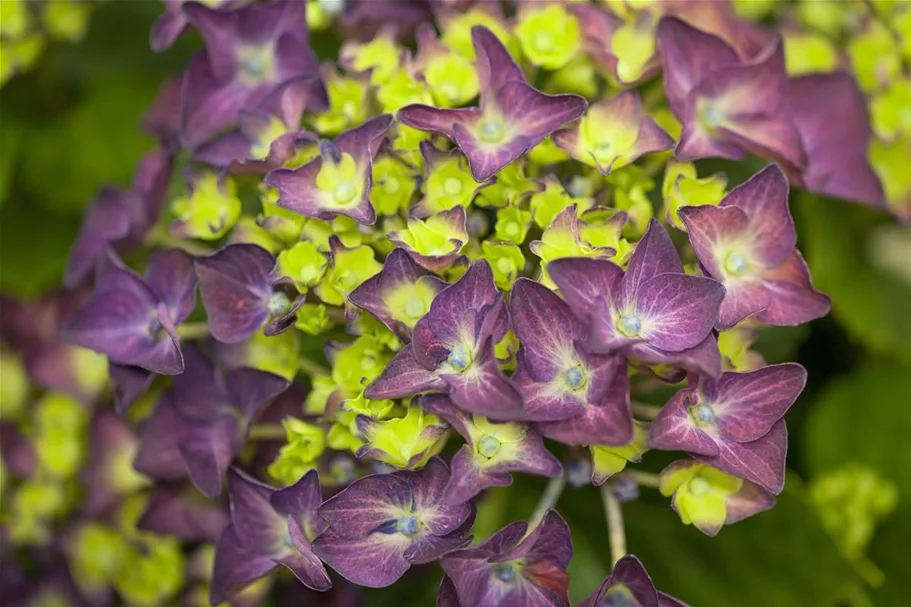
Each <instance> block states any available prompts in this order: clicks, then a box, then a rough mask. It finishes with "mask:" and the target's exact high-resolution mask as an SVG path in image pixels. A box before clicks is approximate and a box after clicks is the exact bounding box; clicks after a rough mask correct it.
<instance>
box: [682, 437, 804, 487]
mask: <svg viewBox="0 0 911 607" xmlns="http://www.w3.org/2000/svg"><path fill="white" fill-rule="evenodd" d="M718 446H719V448H720V453H719V454H718V455H716V456H705V455H699V454H693V457H695V458H696V459H697V460H699V461H701V462H702V463H704V464H708V465H709V466H712V467H713V468H718V469H719V470H721V471H723V472H727V473H728V474H733V475H734V476H739V477H740V478H743V479H746V480H748V481H753V482H754V483H756V484H757V485H759V486H760V487H762V488H764V489H766V490H768V491H770V492H771V493H773V494H775V495H778V494H779V493H781V490H782V489H783V488H784V474H785V457H786V455H787V452H788V430H787V427H786V426H785V422H784V420H783V419H781V420H778V421H777V422H776V423H775V424H774V425H773V426H772V429H771V430H770V431H769V433H768V434H766V435H765V436H763V437H762V438H760V439H758V440H755V441H753V442H750V443H725V442H720V443H718Z"/></svg>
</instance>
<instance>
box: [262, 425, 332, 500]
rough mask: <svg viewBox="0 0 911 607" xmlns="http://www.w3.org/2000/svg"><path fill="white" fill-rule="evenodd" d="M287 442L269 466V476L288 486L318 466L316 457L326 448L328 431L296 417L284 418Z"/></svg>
mask: <svg viewBox="0 0 911 607" xmlns="http://www.w3.org/2000/svg"><path fill="white" fill-rule="evenodd" d="M282 426H284V428H285V434H286V436H287V442H286V444H285V445H284V446H283V447H282V448H281V449H279V452H278V455H277V456H276V458H275V461H273V462H272V463H271V464H270V465H269V468H268V470H267V471H268V473H269V476H271V477H272V478H274V479H275V480H277V481H279V482H280V483H282V485H283V486H285V487H287V486H289V485H293V484H294V483H296V482H297V481H298V480H300V479H301V477H302V476H304V474H306V473H307V471H308V470H311V469H313V468H315V467H316V458H318V457H319V456H320V455H322V453H323V451H324V450H325V449H326V431H325V430H324V429H323V428H321V427H320V426H316V425H314V424H308V423H307V422H305V421H302V420H299V419H297V418H294V417H286V418H285V419H283V420H282Z"/></svg>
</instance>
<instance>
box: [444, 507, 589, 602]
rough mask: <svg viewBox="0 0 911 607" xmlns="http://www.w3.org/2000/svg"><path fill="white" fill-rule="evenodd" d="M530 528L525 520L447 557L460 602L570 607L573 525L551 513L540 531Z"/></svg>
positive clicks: (539, 528) (541, 524)
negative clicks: (569, 570)
mask: <svg viewBox="0 0 911 607" xmlns="http://www.w3.org/2000/svg"><path fill="white" fill-rule="evenodd" d="M527 529H528V524H527V523H525V522H524V521H517V522H515V523H510V524H509V525H507V526H506V527H504V528H503V529H501V530H500V531H498V532H496V533H495V534H493V535H492V536H490V538H489V539H487V540H486V541H485V542H483V543H481V544H479V545H477V546H475V547H474V548H468V549H465V550H459V551H456V552H452V553H450V554H447V555H446V556H445V557H443V559H442V560H441V564H442V565H443V571H445V572H446V575H447V576H448V577H449V579H450V580H452V585H453V586H454V587H455V590H456V593H457V595H458V599H459V604H461V605H498V606H500V607H557V606H566V607H569V598H568V587H569V575H567V573H566V567H567V565H569V561H570V558H572V553H573V546H572V540H571V539H570V535H569V527H568V526H567V525H566V522H564V521H563V519H562V518H561V517H560V515H559V514H557V513H556V512H555V511H554V510H548V511H547V514H546V515H545V516H544V520H542V521H541V523H540V524H539V525H538V526H537V527H535V528H534V529H533V530H531V532H529V533H527V534H526V531H527Z"/></svg>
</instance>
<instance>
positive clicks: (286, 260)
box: [278, 241, 329, 292]
mask: <svg viewBox="0 0 911 607" xmlns="http://www.w3.org/2000/svg"><path fill="white" fill-rule="evenodd" d="M328 265H329V260H327V259H326V256H325V255H323V254H322V253H320V251H319V250H318V249H317V248H316V245H314V244H313V243H312V242H308V241H303V242H298V243H297V244H295V245H294V246H293V247H291V248H290V249H286V250H284V251H282V252H281V253H280V254H279V255H278V271H279V273H280V275H281V276H290V277H291V278H292V279H293V280H294V284H295V285H296V286H297V288H298V290H300V291H302V292H303V291H305V290H306V289H308V288H310V287H312V286H314V285H315V284H316V283H318V282H319V281H320V279H322V277H323V274H325V273H326V267H327V266H328Z"/></svg>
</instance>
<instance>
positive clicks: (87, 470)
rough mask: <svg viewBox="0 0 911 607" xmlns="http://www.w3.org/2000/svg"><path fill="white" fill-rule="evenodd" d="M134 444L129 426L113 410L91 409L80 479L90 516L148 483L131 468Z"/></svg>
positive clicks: (86, 508) (98, 513) (108, 508)
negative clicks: (86, 454) (86, 451)
mask: <svg viewBox="0 0 911 607" xmlns="http://www.w3.org/2000/svg"><path fill="white" fill-rule="evenodd" d="M137 446H138V442H137V439H136V436H135V434H134V433H133V430H132V428H130V426H129V424H127V422H125V421H124V420H122V419H121V418H119V417H118V416H117V415H116V414H115V413H114V412H112V411H111V410H109V409H99V410H96V411H95V412H94V413H93V415H92V420H91V422H90V425H89V442H88V449H89V453H88V458H87V461H86V465H85V467H84V468H83V469H82V470H81V471H80V479H79V480H80V482H81V484H82V486H83V487H85V489H86V492H85V503H84V505H83V508H84V509H85V512H86V513H87V514H88V515H89V516H98V515H103V514H104V513H106V512H109V511H110V510H111V509H112V508H113V507H114V506H116V505H117V503H118V502H119V501H120V500H121V499H123V498H124V497H126V496H129V495H130V494H131V493H133V492H135V491H137V490H139V489H141V488H143V487H144V486H145V485H146V484H147V483H148V481H147V479H144V478H142V477H140V476H139V475H137V474H135V473H133V472H132V470H130V467H131V465H132V459H133V454H134V453H135V452H136V448H137ZM124 470H128V471H129V472H128V473H127V472H124Z"/></svg>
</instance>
